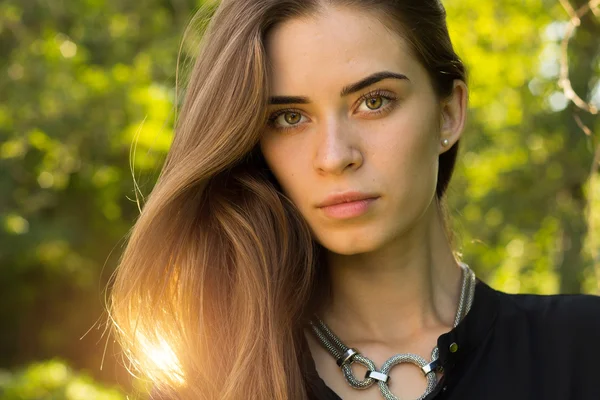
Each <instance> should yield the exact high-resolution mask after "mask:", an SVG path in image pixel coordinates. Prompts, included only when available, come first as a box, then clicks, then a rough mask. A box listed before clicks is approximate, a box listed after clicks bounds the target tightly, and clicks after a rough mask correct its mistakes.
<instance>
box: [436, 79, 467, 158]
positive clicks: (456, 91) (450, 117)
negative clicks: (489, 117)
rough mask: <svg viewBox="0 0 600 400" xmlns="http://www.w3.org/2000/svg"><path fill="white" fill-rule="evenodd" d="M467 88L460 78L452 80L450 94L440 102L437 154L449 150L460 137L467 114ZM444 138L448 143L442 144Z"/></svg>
mask: <svg viewBox="0 0 600 400" xmlns="http://www.w3.org/2000/svg"><path fill="white" fill-rule="evenodd" d="M468 97H469V90H468V88H467V85H466V84H465V83H464V82H463V81H461V80H460V79H455V80H454V87H453V89H452V94H451V95H450V97H448V98H447V99H446V100H444V101H443V102H442V104H441V130H440V145H439V146H440V147H439V149H440V150H439V154H442V153H444V152H446V151H447V150H449V149H450V148H451V147H452V146H454V144H455V143H456V142H457V141H458V139H460V137H461V135H462V132H463V128H464V126H465V120H466V116H467V104H468ZM444 139H447V140H448V145H447V146H444V145H442V141H443V140H444Z"/></svg>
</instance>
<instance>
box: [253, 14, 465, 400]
mask: <svg viewBox="0 0 600 400" xmlns="http://www.w3.org/2000/svg"><path fill="white" fill-rule="evenodd" d="M266 49H267V55H268V57H269V61H270V63H271V67H272V71H271V93H270V95H271V96H304V97H307V98H308V100H309V102H308V104H291V105H290V104H286V105H271V106H270V110H269V112H270V113H271V114H273V113H277V112H278V111H279V110H284V109H288V110H289V109H291V111H288V112H287V114H286V113H284V114H282V115H279V116H277V117H276V118H275V119H274V120H273V123H272V124H270V125H269V127H268V128H266V129H265V132H264V135H263V137H262V139H261V142H260V146H261V150H262V152H263V155H264V157H265V159H266V161H267V164H268V165H269V167H270V168H271V170H272V171H273V173H274V175H275V177H276V178H277V180H278V182H279V183H280V184H281V186H282V188H283V190H284V192H285V194H286V195H287V196H288V197H289V198H290V199H291V200H292V201H293V202H294V204H295V205H296V206H297V207H298V209H299V210H300V212H301V213H302V215H303V216H304V218H305V219H306V221H307V222H308V224H309V226H310V227H311V230H312V232H313V234H314V236H315V239H316V240H317V241H318V242H319V243H321V244H322V245H323V246H324V247H325V248H326V249H327V250H328V258H327V264H328V268H329V269H330V272H331V278H332V298H331V302H330V303H328V304H327V305H326V306H325V307H324V310H323V313H322V315H321V318H322V319H323V320H324V321H325V322H326V323H327V324H328V325H329V326H330V327H331V329H332V330H333V331H334V332H335V333H336V334H337V335H338V336H339V337H340V338H341V339H342V340H343V341H344V342H345V343H346V344H347V345H349V346H350V347H355V348H358V349H359V351H360V352H362V353H363V354H365V356H367V357H368V358H370V359H371V360H373V361H374V362H375V364H376V365H377V366H378V367H380V366H381V365H382V363H383V362H384V361H385V360H386V359H388V358H389V357H391V356H392V355H394V354H397V353H404V352H406V353H415V354H419V355H421V356H423V357H425V358H426V359H429V358H430V354H431V350H432V349H433V347H434V346H435V345H436V344H437V338H438V337H439V335H441V334H443V333H445V332H447V331H449V330H450V329H451V328H452V325H453V320H454V316H455V313H456V308H457V304H458V299H459V295H460V285H461V272H460V267H459V266H458V263H457V261H456V259H455V258H454V256H453V253H452V250H451V247H450V245H449V241H448V238H447V236H446V234H445V230H444V228H443V225H442V217H441V214H440V212H439V208H438V203H437V200H436V197H435V187H436V180H437V171H438V157H439V155H440V154H441V153H443V152H445V151H447V150H448V149H449V148H450V147H451V146H452V144H454V143H455V142H456V141H457V140H458V139H459V138H460V135H461V133H462V131H463V126H464V122H465V114H466V107H467V88H466V86H465V84H464V83H463V82H461V81H455V84H454V92H453V94H452V96H451V97H450V98H448V99H439V98H438V97H437V96H436V94H435V92H434V90H433V87H432V84H431V82H430V79H429V77H428V75H427V72H426V70H425V69H424V67H423V66H422V65H421V64H420V63H419V62H418V61H417V59H415V58H414V57H413V56H412V55H411V53H410V51H409V47H408V45H407V43H406V42H405V41H404V39H402V38H401V37H400V36H399V35H397V34H396V33H394V32H392V31H390V30H389V29H387V28H386V27H385V26H384V25H383V24H382V23H381V21H380V20H379V19H378V18H377V16H376V15H374V14H371V13H368V12H366V11H360V10H355V9H346V8H334V7H331V6H330V7H328V8H325V9H324V10H322V12H319V13H318V14H317V15H314V16H311V17H305V18H302V19H292V20H289V21H286V22H285V23H282V24H280V25H279V26H277V27H276V28H275V29H274V30H273V31H272V32H271V33H270V35H269V36H268V37H267V41H266ZM380 71H391V72H394V73H397V74H403V75H405V76H406V77H407V78H408V79H403V80H400V79H392V78H388V79H384V80H381V81H379V82H377V83H375V84H373V85H371V86H368V87H366V88H364V89H362V90H360V91H358V92H356V93H352V94H349V95H347V96H345V97H340V91H341V90H342V88H343V87H346V86H347V85H349V84H351V83H355V82H357V81H360V80H361V79H363V78H364V77H366V76H369V75H371V74H373V73H376V72H380ZM377 90H379V91H380V92H379V93H375V94H371V95H370V96H371V100H365V99H364V98H361V96H363V95H366V94H369V93H372V92H374V91H377ZM379 111H381V112H379ZM283 127H290V129H283ZM443 139H448V141H449V145H448V146H443V145H442V143H441V141H442V140H443ZM350 190H356V191H362V192H369V193H376V194H377V195H378V196H379V198H378V199H377V200H376V201H374V202H373V203H372V204H371V205H370V207H369V210H368V212H367V213H365V214H363V215H361V216H359V217H356V218H351V219H344V220H336V219H332V218H329V217H327V216H326V215H325V214H324V213H323V211H322V210H321V209H319V208H317V207H316V205H317V204H318V203H320V202H322V201H323V200H324V199H325V197H326V196H328V195H329V194H331V193H339V192H345V191H350ZM306 337H307V340H308V343H309V347H310V350H311V353H312V355H313V358H314V359H315V364H316V367H317V371H318V373H319V375H320V376H321V378H323V380H324V381H325V382H326V383H327V385H328V386H329V387H331V388H332V389H333V390H334V391H335V392H337V393H338V394H339V395H340V397H342V398H344V399H359V398H360V399H371V398H372V399H380V398H381V394H380V393H379V389H378V387H377V386H376V385H374V386H373V387H371V388H369V389H367V390H364V391H357V390H355V389H352V388H351V387H350V386H349V385H348V384H347V383H346V381H345V380H344V378H343V376H342V374H341V373H340V370H339V368H338V367H337V365H336V364H335V360H334V359H333V357H332V356H331V355H330V354H329V353H327V352H326V351H325V350H324V349H323V348H322V347H321V346H320V345H319V344H318V342H316V341H315V339H313V337H312V335H311V334H309V333H308V332H307V334H306ZM355 371H356V372H357V377H359V378H361V379H362V377H363V376H364V369H362V368H361V367H358V368H356V369H355ZM390 375H391V376H390V378H391V383H390V388H391V390H392V392H393V393H394V394H395V395H396V396H398V397H400V398H416V397H418V396H420V395H421V394H422V393H423V390H424V388H425V379H424V378H423V376H422V373H421V372H420V371H419V370H418V369H417V368H415V367H413V366H409V365H402V366H397V367H395V368H394V369H393V370H392V373H391V374H390Z"/></svg>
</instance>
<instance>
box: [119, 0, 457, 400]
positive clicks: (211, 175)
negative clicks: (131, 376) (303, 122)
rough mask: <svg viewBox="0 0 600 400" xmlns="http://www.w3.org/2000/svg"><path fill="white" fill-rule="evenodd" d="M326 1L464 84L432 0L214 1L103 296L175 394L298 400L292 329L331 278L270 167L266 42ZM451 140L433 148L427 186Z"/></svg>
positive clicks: (437, 76)
mask: <svg viewBox="0 0 600 400" xmlns="http://www.w3.org/2000/svg"><path fill="white" fill-rule="evenodd" d="M327 4H336V5H344V6H350V7H355V8H357V9H361V10H365V11H368V12H370V13H375V15H376V16H378V17H380V19H381V21H382V22H384V23H385V24H387V26H389V27H391V28H393V29H395V30H396V31H397V32H398V34H400V35H402V36H403V37H404V38H405V39H406V40H407V41H408V43H409V44H410V46H411V49H412V51H413V52H414V56H415V57H417V59H418V60H419V61H420V62H421V63H422V64H423V66H424V67H425V68H426V69H427V71H428V73H429V76H430V78H431V82H432V85H433V87H434V88H435V90H436V92H437V94H438V95H439V97H440V98H444V97H446V96H448V95H450V94H451V92H452V86H453V81H454V80H455V79H460V80H463V81H466V77H465V70H464V67H463V64H462V62H461V61H460V59H459V58H458V56H457V55H456V54H455V52H454V50H453V48H452V44H451V42H450V38H449V35H448V31H447V27H446V22H445V19H446V15H445V11H444V9H443V6H442V5H441V4H440V2H439V1H438V0H402V1H399V0H387V1H385V0H360V1H358V0H339V1H335V0H329V1H322V0H225V1H222V2H221V4H220V5H219V6H218V8H217V9H216V12H215V13H214V15H213V16H212V18H211V20H210V23H209V24H208V26H207V28H206V31H205V32H204V33H203V37H202V41H201V43H200V46H199V49H200V50H199V55H198V56H197V58H196V61H195V65H194V67H193V70H192V72H191V75H190V78H189V83H188V84H187V87H186V91H185V98H184V101H183V105H182V108H181V110H180V112H179V115H178V119H177V122H176V126H175V136H174V140H173V143H172V146H171V148H170V151H169V154H168V156H167V159H166V161H165V163H164V166H163V168H162V171H161V173H160V176H159V179H158V181H157V183H156V185H155V187H154V189H153V191H152V193H151V194H150V195H149V196H148V198H147V201H146V203H145V205H144V207H143V209H142V212H141V214H140V216H139V219H138V220H137V221H136V223H135V225H134V226H133V229H132V230H131V232H130V236H129V238H128V243H127V247H126V248H125V251H124V253H123V255H122V257H121V260H120V264H119V266H118V268H117V272H116V276H115V280H114V284H113V287H112V293H111V298H110V300H111V301H110V307H109V310H110V316H111V319H112V321H113V326H114V332H115V333H116V336H117V338H118V341H119V343H120V344H121V346H122V348H123V351H124V354H125V356H126V357H127V358H128V359H129V360H130V361H131V365H132V366H133V367H134V369H135V370H137V371H138V372H141V373H142V375H144V376H146V377H149V378H150V379H151V380H152V381H153V382H154V384H155V386H156V388H157V389H158V390H159V391H160V392H162V393H164V394H165V395H166V396H168V397H170V398H176V399H210V400H214V399H220V400H238V399H242V398H243V399H258V400H264V399H277V400H284V399H293V400H295V399H304V398H306V397H307V389H306V382H305V378H304V375H303V370H302V367H301V364H300V362H299V359H300V354H299V353H300V351H299V349H300V347H299V346H300V342H301V340H302V339H303V338H302V334H303V327H304V326H305V324H306V322H307V318H308V316H309V315H310V314H311V313H312V311H313V308H314V307H315V305H316V304H318V303H319V301H320V300H322V298H321V297H322V296H323V293H325V290H323V288H326V287H327V286H328V281H327V275H326V273H324V270H325V267H324V266H323V265H322V262H321V256H320V255H322V254H323V249H322V248H320V246H319V245H318V244H317V243H315V242H314V241H313V238H312V237H311V232H310V230H309V227H308V226H307V224H306V222H305V221H304V219H303V218H302V216H301V215H300V213H299V212H298V210H297V209H296V207H295V206H294V204H293V203H292V202H291V201H290V200H289V199H288V198H287V197H286V196H285V195H284V194H283V193H282V191H281V188H280V186H279V185H278V184H277V182H276V181H275V179H274V177H273V176H272V174H271V173H270V172H269V170H268V168H267V167H266V164H265V162H264V159H263V158H262V155H261V153H260V151H259V150H258V141H259V138H260V136H261V132H262V130H263V128H264V124H265V121H266V118H267V115H266V112H267V102H268V97H269V79H268V68H267V59H266V56H265V47H264V40H265V36H266V35H268V34H269V32H270V29H271V28H272V27H273V26H275V25H276V24H279V23H281V22H283V21H285V20H287V19H290V18H295V17H299V16H308V15H313V14H314V13H315V12H317V11H319V9H320V8H322V7H323V6H326V5H327ZM457 149H458V144H456V145H454V146H453V147H452V149H450V150H449V151H447V152H445V153H444V154H443V155H441V156H440V168H439V175H438V186H437V197H438V198H439V199H442V197H443V196H444V193H445V190H446V187H447V184H448V181H449V180H450V177H451V175H452V170H453V167H454V162H455V158H456V152H457Z"/></svg>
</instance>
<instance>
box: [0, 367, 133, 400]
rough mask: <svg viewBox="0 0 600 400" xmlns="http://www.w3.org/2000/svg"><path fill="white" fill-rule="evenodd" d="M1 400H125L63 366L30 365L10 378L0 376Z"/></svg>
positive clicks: (114, 392)
mask: <svg viewBox="0 0 600 400" xmlns="http://www.w3.org/2000/svg"><path fill="white" fill-rule="evenodd" d="M0 399H2V400H40V399H52V400H91V399H93V400H125V399H126V397H125V395H123V394H122V393H121V392H120V391H118V390H116V389H111V388H105V387H102V386H101V385H99V384H98V383H96V382H94V380H93V379H91V378H90V377H89V376H87V375H85V374H81V373H75V372H74V371H73V370H72V369H71V368H70V367H69V366H68V365H67V364H66V363H65V362H62V361H59V360H51V361H46V362H40V363H33V364H31V365H29V366H28V367H27V368H25V369H23V370H20V371H17V372H16V373H14V374H11V373H5V374H3V375H0Z"/></svg>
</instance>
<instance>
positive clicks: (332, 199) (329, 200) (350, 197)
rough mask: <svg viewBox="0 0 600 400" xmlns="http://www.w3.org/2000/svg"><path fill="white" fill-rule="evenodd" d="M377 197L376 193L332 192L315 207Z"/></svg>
mask: <svg viewBox="0 0 600 400" xmlns="http://www.w3.org/2000/svg"><path fill="white" fill-rule="evenodd" d="M377 197H379V196H378V195H376V194H373V193H364V192H357V191H353V192H344V193H334V194H331V195H329V196H327V197H326V198H325V200H324V201H322V202H321V203H319V204H318V205H317V207H319V208H323V207H328V206H334V205H337V204H343V203H351V202H355V201H361V200H368V199H375V198H377Z"/></svg>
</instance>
